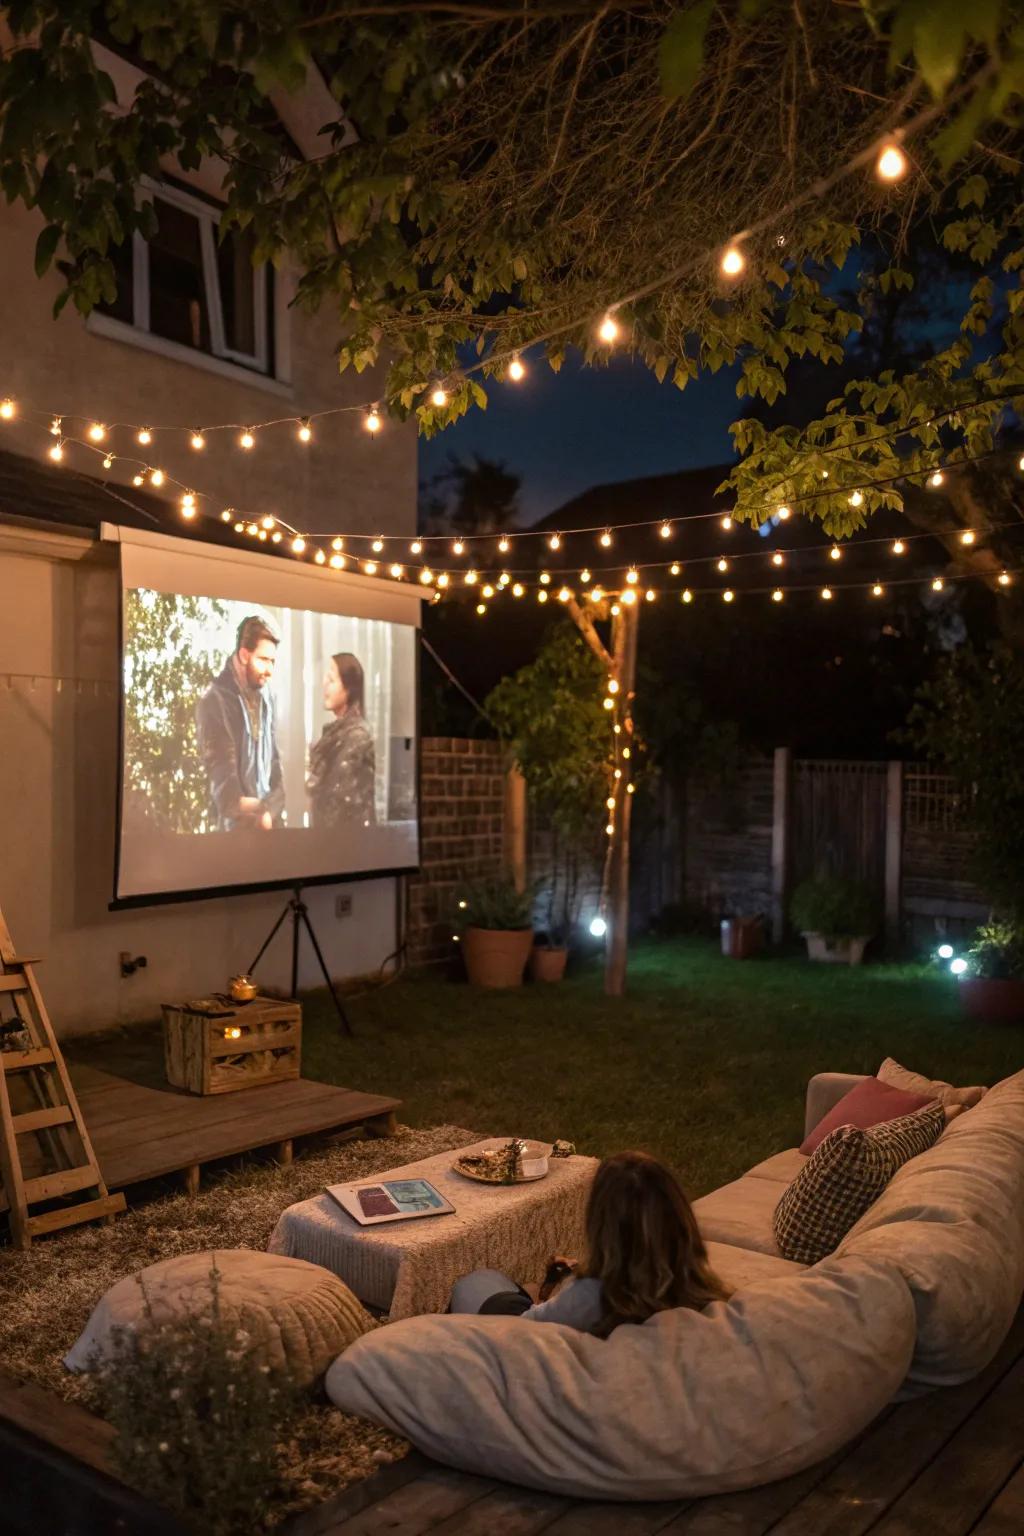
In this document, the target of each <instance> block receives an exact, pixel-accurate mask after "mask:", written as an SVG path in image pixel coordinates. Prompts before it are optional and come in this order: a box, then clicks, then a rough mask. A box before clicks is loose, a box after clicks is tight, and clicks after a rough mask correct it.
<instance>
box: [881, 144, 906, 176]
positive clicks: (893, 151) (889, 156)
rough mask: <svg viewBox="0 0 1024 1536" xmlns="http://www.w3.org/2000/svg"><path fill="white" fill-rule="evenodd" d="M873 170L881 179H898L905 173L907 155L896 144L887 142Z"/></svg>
mask: <svg viewBox="0 0 1024 1536" xmlns="http://www.w3.org/2000/svg"><path fill="white" fill-rule="evenodd" d="M875 172H876V174H877V175H878V177H879V178H880V180H882V181H890V182H891V181H900V180H901V179H902V178H903V177H904V176H905V175H906V174H907V157H906V155H905V154H904V153H903V151H902V149H900V147H899V145H898V144H888V145H886V147H885V149H883V150H882V153H881V154H880V155H879V157H878V160H877V162H876V164H875Z"/></svg>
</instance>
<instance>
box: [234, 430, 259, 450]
mask: <svg viewBox="0 0 1024 1536" xmlns="http://www.w3.org/2000/svg"><path fill="white" fill-rule="evenodd" d="M238 446H239V448H255V446H256V436H255V433H254V432H253V430H252V428H251V427H246V429H245V431H244V432H243V433H242V435H241V437H240V438H239V439H238Z"/></svg>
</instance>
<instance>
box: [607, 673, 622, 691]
mask: <svg viewBox="0 0 1024 1536" xmlns="http://www.w3.org/2000/svg"><path fill="white" fill-rule="evenodd" d="M618 691H619V685H618V682H617V681H616V679H615V678H614V677H610V678H609V679H608V692H609V693H618Z"/></svg>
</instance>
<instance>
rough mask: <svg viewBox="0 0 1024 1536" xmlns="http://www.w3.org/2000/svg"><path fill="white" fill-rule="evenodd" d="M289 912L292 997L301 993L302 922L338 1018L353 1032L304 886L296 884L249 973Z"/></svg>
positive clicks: (343, 1025) (250, 972)
mask: <svg viewBox="0 0 1024 1536" xmlns="http://www.w3.org/2000/svg"><path fill="white" fill-rule="evenodd" d="M289 913H290V914H291V919H292V992H291V995H292V997H297V996H298V995H299V927H300V924H301V925H302V927H304V928H305V930H306V932H307V933H308V934H309V941H310V943H311V944H312V946H313V953H314V954H315V955H316V958H317V960H318V961H319V963H320V969H321V971H322V972H323V978H324V982H325V983H326V986H327V990H328V992H329V993H330V994H331V1000H332V1002H333V1003H334V1007H335V1011H336V1012H337V1015H338V1018H339V1020H340V1021H341V1026H342V1028H343V1029H344V1031H345V1033H346V1035H350V1034H351V1033H352V1025H351V1024H350V1023H349V1019H348V1014H347V1013H346V1012H345V1010H344V1008H343V1007H342V1003H341V998H340V997H339V996H338V994H337V992H336V991H335V990H334V983H333V981H332V980H331V977H330V973H329V972H328V970H327V966H326V964H325V963H324V957H323V954H322V953H321V950H320V945H319V944H318V943H317V940H316V934H315V933H314V932H313V924H312V923H311V922H310V920H309V909H308V907H307V906H306V903H305V902H304V901H303V899H302V886H301V885H296V886H294V887H293V894H292V896H291V897H290V898H289V900H288V901H287V902H286V903H285V907H284V911H283V912H282V913H281V915H280V917H279V918H278V919H277V922H276V923H275V924H274V926H273V928H271V930H270V932H269V933H268V934H267V936H266V938H265V939H264V941H263V943H262V944H261V945H260V949H259V953H258V954H257V956H256V958H255V960H254V961H253V962H252V964H251V965H250V967H249V974H250V976H251V975H252V974H253V972H254V971H255V969H256V967H257V966H258V965H259V963H260V961H261V960H262V959H263V956H264V954H265V953H266V951H267V949H268V948H269V946H270V942H271V940H272V939H273V937H274V935H275V934H276V933H277V930H278V929H279V928H280V926H281V924H282V923H283V922H284V920H285V918H286V917H287V916H288V915H289Z"/></svg>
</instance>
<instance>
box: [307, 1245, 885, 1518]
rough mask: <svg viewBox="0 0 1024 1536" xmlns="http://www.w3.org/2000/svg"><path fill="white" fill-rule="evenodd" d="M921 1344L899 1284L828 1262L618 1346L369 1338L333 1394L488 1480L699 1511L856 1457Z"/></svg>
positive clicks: (503, 1337)
mask: <svg viewBox="0 0 1024 1536" xmlns="http://www.w3.org/2000/svg"><path fill="white" fill-rule="evenodd" d="M913 1342H914V1308H913V1303H912V1301H911V1298H910V1293H909V1291H908V1290H907V1287H906V1284H905V1283H904V1281H903V1279H902V1277H901V1275H900V1274H899V1272H898V1271H897V1270H896V1269H894V1268H893V1267H892V1266H890V1265H883V1264H876V1263H873V1262H871V1261H864V1260H860V1259H848V1260H836V1259H828V1260H826V1261H825V1262H824V1263H822V1264H819V1265H817V1266H816V1267H815V1268H814V1269H809V1270H801V1271H800V1272H799V1273H798V1274H787V1275H786V1276H785V1277H784V1278H780V1279H770V1280H765V1281H764V1282H763V1283H761V1284H757V1285H753V1286H751V1287H750V1288H749V1289H747V1290H744V1291H741V1292H740V1293H739V1295H737V1296H734V1297H733V1299H732V1300H731V1301H729V1302H714V1303H712V1305H711V1306H709V1307H708V1308H707V1309H706V1310H705V1311H704V1312H703V1313H699V1312H693V1311H689V1310H686V1309H683V1308H677V1309H676V1310H674V1311H671V1312H665V1313H661V1314H660V1315H658V1316H656V1317H654V1318H652V1319H651V1320H650V1321H649V1322H647V1323H645V1324H644V1325H643V1326H642V1327H635V1326H629V1325H626V1326H624V1327H621V1328H618V1329H616V1331H615V1332H614V1333H613V1334H612V1336H611V1338H609V1339H607V1340H604V1339H596V1338H593V1337H592V1336H590V1335H589V1334H583V1333H579V1332H577V1331H575V1330H574V1329H571V1328H567V1327H565V1326H564V1325H562V1324H558V1323H545V1324H543V1325H541V1324H537V1323H531V1322H528V1321H526V1320H524V1319H522V1318H508V1317H465V1316H449V1317H443V1316H442V1317H437V1316H434V1317H418V1318H410V1319H408V1320H407V1321H405V1322H401V1323H394V1324H392V1325H390V1326H389V1327H387V1328H382V1329H380V1330H378V1331H377V1332H375V1333H372V1334H369V1335H367V1336H366V1337H365V1338H362V1339H358V1340H357V1341H356V1342H355V1344H353V1345H352V1346H351V1348H350V1349H349V1350H347V1351H346V1353H345V1354H344V1355H342V1357H341V1358H340V1360H337V1361H336V1362H335V1364H334V1365H332V1366H331V1368H330V1370H329V1371H328V1373H327V1380H326V1388H327V1393H328V1396H329V1397H330V1398H331V1400H332V1401H333V1402H334V1403H336V1404H337V1406H338V1407H339V1408H342V1409H344V1410H345V1411H346V1412H349V1413H355V1414H361V1415H363V1416H365V1417H367V1418H370V1419H373V1420H376V1421H377V1422H378V1423H381V1424H384V1425H387V1426H388V1427H390V1428H391V1429H393V1430H394V1431H396V1432H397V1433H399V1434H401V1435H405V1436H407V1437H408V1438H409V1439H410V1440H411V1441H412V1442H413V1444H414V1445H416V1446H417V1447H418V1448H419V1449H420V1450H422V1451H425V1452H426V1453H427V1454H428V1455H430V1456H433V1457H435V1458H436V1459H437V1460H439V1461H442V1462H447V1463H448V1464H449V1465H452V1466H456V1467H461V1468H463V1469H465V1470H467V1471H471V1472H478V1473H482V1474H484V1475H486V1476H487V1477H498V1478H507V1479H508V1480H510V1481H511V1482H515V1483H524V1484H526V1485H527V1486H529V1487H533V1488H542V1489H546V1490H549V1491H550V1492H553V1493H559V1494H567V1495H572V1496H576V1497H580V1498H593V1499H624V1500H628V1499H668V1498H686V1497H699V1496H701V1495H704V1494H712V1493H717V1492H723V1491H727V1490H730V1489H740V1488H747V1487H752V1486H754V1485H756V1484H759V1483H764V1482H771V1481H773V1480H774V1479H776V1478H781V1477H786V1476H787V1475H788V1474H790V1473H793V1472H798V1471H800V1470H801V1469H802V1468H804V1467H808V1466H811V1465H812V1464H813V1463H815V1462H817V1461H820V1460H821V1459H822V1457H824V1456H827V1455H829V1454H830V1452H832V1451H833V1450H835V1449H837V1448H838V1447H839V1446H841V1445H843V1444H845V1443H846V1442H847V1441H848V1440H849V1439H850V1438H851V1437H852V1436H853V1435H855V1434H857V1433H858V1432H859V1431H860V1430H861V1429H863V1428H864V1426H865V1425H866V1424H867V1423H868V1422H869V1421H870V1420H871V1419H872V1418H873V1417H874V1416H875V1415H876V1414H877V1413H878V1412H879V1411H880V1410H881V1409H882V1408H883V1407H884V1406H885V1404H886V1403H887V1402H888V1401H889V1399H890V1398H891V1397H892V1395H893V1393H894V1392H895V1391H896V1390H897V1388H898V1387H899V1384H900V1383H901V1382H902V1380H903V1378H904V1375H905V1373H906V1370H907V1367H908V1365H909V1362H910V1356H911V1352H912V1350H913Z"/></svg>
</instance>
